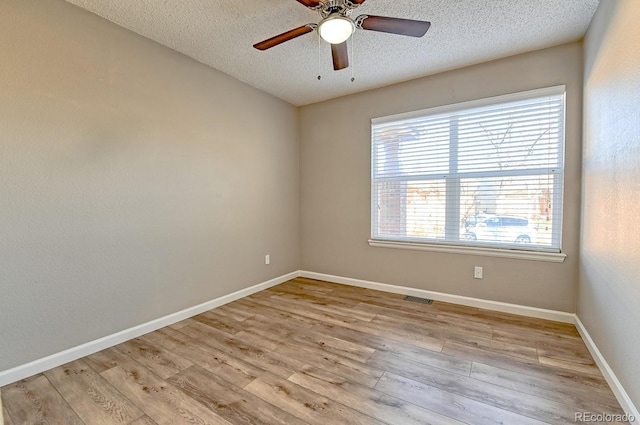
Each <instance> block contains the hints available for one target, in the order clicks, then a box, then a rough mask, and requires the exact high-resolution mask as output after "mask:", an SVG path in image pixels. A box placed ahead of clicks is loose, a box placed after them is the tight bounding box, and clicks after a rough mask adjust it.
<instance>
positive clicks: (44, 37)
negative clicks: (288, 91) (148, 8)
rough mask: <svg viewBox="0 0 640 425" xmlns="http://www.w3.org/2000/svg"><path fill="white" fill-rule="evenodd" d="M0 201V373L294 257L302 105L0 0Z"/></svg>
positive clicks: (36, 8)
mask: <svg viewBox="0 0 640 425" xmlns="http://www.w3.org/2000/svg"><path fill="white" fill-rule="evenodd" d="M0 205H1V206H0V341H2V343H0V371H2V370H5V369H8V368H11V367H14V366H17V365H21V364H24V363H27V362H28V361H30V360H34V359H38V358H41V357H44V356H46V355H49V354H52V353H55V352H59V351H62V350H64V349H66V348H69V347H72V346H75V345H78V344H81V343H84V342H87V341H91V340H94V339H96V338H99V337H102V336H105V335H109V334H112V333H114V332H116V331H119V330H122V329H125V328H129V327H131V326H134V325H138V324H141V323H144V322H146V321H149V320H151V319H155V318H158V317H161V316H164V315H167V314H170V313H173V312H176V311H179V310H181V309H184V308H187V307H191V306H194V305H196V304H198V303H202V302H205V301H208V300H211V299H213V298H216V297H219V296H222V295H225V294H228V293H231V292H233V291H236V290H239V289H243V288H246V287H248V286H250V285H253V284H257V283H260V282H263V281H266V280H268V279H271V278H273V277H276V276H280V275H283V274H285V273H288V272H291V271H294V270H297V269H298V267H299V248H300V247H299V241H300V233H299V178H298V111H297V109H296V108H294V107H292V106H291V105H289V104H287V103H285V102H282V101H280V100H277V99H275V98H273V97H271V96H269V95H266V94H264V93H263V92H260V91H258V90H256V89H253V88H251V87H249V86H247V85H245V84H242V83H240V82H239V81H237V80H235V79H232V78H230V77H229V76H227V75H225V74H222V73H220V72H217V71H215V70H213V69H211V68H209V67H207V66H204V65H201V64H199V63H197V62H195V61H193V60H191V59H189V58H187V57H185V56H183V55H180V54H178V53H176V52H174V51H172V50H169V49H167V48H164V47H161V46H160V45H158V44H156V43H153V42H151V41H149V40H147V39H144V38H142V37H140V36H137V35H135V34H134V33H132V32H129V31H126V30H124V29H122V28H120V27H117V26H116V25H114V24H112V23H109V22H107V21H105V20H102V19H100V18H98V17H96V16H94V15H92V14H90V13H88V12H85V11H83V10H81V9H79V8H77V7H75V6H72V5H70V4H68V3H65V2H63V1H61V0H55V1H53V0H28V1H25V0H2V1H1V2H0ZM267 253H269V254H271V265H270V266H268V267H267V266H265V265H264V255H265V254H267Z"/></svg>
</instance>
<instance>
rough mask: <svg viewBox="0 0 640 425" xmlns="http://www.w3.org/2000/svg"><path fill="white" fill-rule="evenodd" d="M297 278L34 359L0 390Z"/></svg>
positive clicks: (11, 372) (10, 374)
mask: <svg viewBox="0 0 640 425" xmlns="http://www.w3.org/2000/svg"><path fill="white" fill-rule="evenodd" d="M299 275H300V273H299V272H298V271H295V272H291V273H288V274H286V275H283V276H279V277H276V278H274V279H271V280H268V281H266V282H262V283H259V284H257V285H253V286H250V287H249V288H245V289H241V290H239V291H236V292H233V293H231V294H228V295H224V296H222V297H219V298H215V299H213V300H210V301H207V302H204V303H202V304H198V305H196V306H193V307H189V308H186V309H184V310H182V311H178V312H176V313H173V314H169V315H167V316H164V317H160V318H158V319H155V320H152V321H150V322H146V323H142V324H140V325H137V326H134V327H132V328H129V329H125V330H123V331H120V332H116V333H114V334H111V335H107V336H105V337H102V338H99V339H96V340H94V341H89V342H87V343H85V344H82V345H78V346H76V347H72V348H69V349H67V350H64V351H61V352H59V353H55V354H52V355H50V356H47V357H44V358H42V359H38V360H34V361H32V362H29V363H27V364H24V365H21V366H17V367H14V368H12V369H7V370H3V371H1V372H0V387H2V386H4V385H7V384H11V383H13V382H16V381H19V380H21V379H24V378H28V377H29V376H33V375H36V374H38V373H41V372H44V371H46V370H49V369H52V368H54V367H58V366H60V365H63V364H65V363H69V362H71V361H74V360H77V359H79V358H82V357H84V356H88V355H90V354H93V353H96V352H98V351H100V350H104V349H105V348H109V347H113V346H114V345H118V344H120V343H123V342H125V341H128V340H130V339H133V338H137V337H139V336H141V335H144V334H146V333H149V332H153V331H155V330H157V329H160V328H163V327H165V326H169V325H172V324H174V323H176V322H179V321H181V320H184V319H187V318H189V317H192V316H195V315H197V314H200V313H204V312H205V311H207V310H211V309H213V308H216V307H219V306H221V305H224V304H227V303H230V302H232V301H235V300H237V299H240V298H243V297H246V296H249V295H251V294H254V293H256V292H259V291H262V290H263V289H267V288H271V287H272V286H275V285H278V284H280V283H283V282H286V281H287V280H291V279H293V278H295V277H298V276H299Z"/></svg>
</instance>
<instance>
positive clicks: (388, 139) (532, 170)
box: [371, 86, 565, 252]
mask: <svg viewBox="0 0 640 425" xmlns="http://www.w3.org/2000/svg"><path fill="white" fill-rule="evenodd" d="M564 98H565V93H564V86H560V87H552V88H547V89H540V90H532V91H528V92H523V93H516V94H511V95H506V96H499V97H495V98H490V99H483V100H479V101H472V102H465V103H461V104H455V105H449V106H444V107H438V108H433V109H428V110H424V111H418V112H413V113H408V114H402V115H396V116H392V117H385V118H376V119H374V120H373V121H372V136H371V158H372V167H371V202H372V231H371V236H372V239H373V240H374V241H395V242H413V243H423V244H443V245H461V246H472V247H486V248H505V249H511V250H514V249H515V250H533V251H549V252H560V250H561V239H562V190H563V180H564Z"/></svg>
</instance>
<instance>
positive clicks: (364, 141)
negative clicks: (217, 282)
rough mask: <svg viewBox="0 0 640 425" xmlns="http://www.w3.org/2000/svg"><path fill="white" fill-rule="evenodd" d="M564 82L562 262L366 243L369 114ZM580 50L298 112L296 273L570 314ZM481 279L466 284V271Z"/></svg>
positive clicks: (515, 60) (523, 58)
mask: <svg viewBox="0 0 640 425" xmlns="http://www.w3.org/2000/svg"><path fill="white" fill-rule="evenodd" d="M559 84H566V86H567V131H566V176H565V185H566V186H565V199H564V201H565V204H564V235H563V243H562V245H563V251H564V252H565V253H566V254H567V256H568V257H567V259H566V261H565V262H564V263H561V264H554V263H547V262H537V261H524V260H517V259H506V258H494V257H479V256H472V255H462V254H445V253H433V252H419V251H408V250H398V249H389V248H375V247H370V246H369V245H368V243H367V240H368V239H369V237H370V223H371V218H370V175H371V174H370V131H371V130H370V127H371V123H370V120H371V118H374V117H380V116H386V115H391V114H397V113H401V112H407V111H412V110H418V109H423V108H429V107H433V106H438V105H446V104H450V103H455V102H461V101H467V100H472V99H478V98H484V97H488V96H496V95H501V94H506V93H512V92H518V91H523V90H530V89H535V88H540V87H548V86H553V85H559ZM581 116H582V45H581V44H580V43H572V44H567V45H562V46H559V47H554V48H551V49H546V50H541V51H537V52H533V53H528V54H523V55H519V56H514V57H510V58H507V59H502V60H497V61H493V62H488V63H484V64H480V65H476V66H472V67H468V68H464V69H459V70H454V71H450V72H446V73H443V74H438V75H433V76H429V77H426V78H421V79H417V80H413V81H409V82H406V83H402V84H398V85H394V86H390V87H386V88H381V89H377V90H372V91H368V92H365V93H360V94H355V95H351V96H346V97H343V98H339V99H335V100H330V101H326V102H322V103H318V104H314V105H309V106H305V107H302V108H301V112H300V117H301V121H300V122H301V137H300V140H301V147H300V173H301V193H302V204H301V213H302V260H301V261H302V269H303V270H308V271H313V272H319V273H328V274H334V275H339V276H344V277H350V278H357V279H365V280H372V281H377V282H383V283H388V284H394V285H404V286H409V287H414V288H420V289H427V290H433V291H441V292H446V293H451V294H459V295H464V296H471V297H478V298H484V299H490V300H496V301H503V302H510V303H516V304H523V305H528V306H534V307H541V308H549V309H554V310H561V311H567V312H575V302H576V285H577V274H578V236H579V212H580V144H581ZM474 265H478V266H483V267H484V279H483V280H481V281H479V280H475V279H473V266H474Z"/></svg>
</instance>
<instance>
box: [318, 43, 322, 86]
mask: <svg viewBox="0 0 640 425" xmlns="http://www.w3.org/2000/svg"><path fill="white" fill-rule="evenodd" d="M320 42H321V41H320V34H318V81H320V80H322V76H321V75H320V47H321V46H320Z"/></svg>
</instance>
